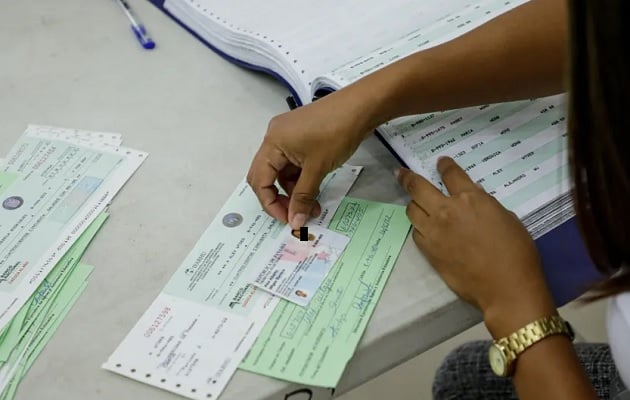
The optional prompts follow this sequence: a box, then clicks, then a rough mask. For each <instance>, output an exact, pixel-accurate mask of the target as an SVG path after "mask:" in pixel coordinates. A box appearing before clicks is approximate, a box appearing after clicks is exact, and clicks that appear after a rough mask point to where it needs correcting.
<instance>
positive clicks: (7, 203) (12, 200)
mask: <svg viewBox="0 0 630 400" xmlns="http://www.w3.org/2000/svg"><path fill="white" fill-rule="evenodd" d="M22 204H24V199H23V198H21V197H20V196H11V197H7V198H6V199H4V201H3V202H2V208H4V209H5V210H17V209H18V208H20V207H22Z"/></svg>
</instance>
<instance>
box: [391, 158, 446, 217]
mask: <svg viewBox="0 0 630 400" xmlns="http://www.w3.org/2000/svg"><path fill="white" fill-rule="evenodd" d="M396 176H397V177H398V182H400V185H401V186H402V187H403V188H404V189H405V190H406V191H407V193H409V195H410V196H411V198H412V200H413V202H414V203H416V204H417V205H418V206H420V207H421V208H422V209H423V210H424V211H425V212H427V213H428V214H431V210H434V209H436V208H437V207H438V206H439V204H440V203H441V202H442V201H444V199H445V196H444V195H443V194H442V192H440V191H439V190H438V189H437V188H436V187H435V186H434V185H433V184H432V183H431V182H429V181H428V180H426V179H425V178H424V177H422V176H420V175H418V174H416V173H414V172H413V171H410V170H408V169H407V168H399V169H397V170H396Z"/></svg>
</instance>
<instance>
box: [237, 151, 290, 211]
mask: <svg viewBox="0 0 630 400" xmlns="http://www.w3.org/2000/svg"><path fill="white" fill-rule="evenodd" d="M288 163H289V161H288V160H287V159H286V157H284V155H283V154H282V153H281V152H280V151H278V150H272V149H265V148H264V147H261V148H260V149H259V150H258V152H257V153H256V155H255V156H254V160H253V161H252V164H251V166H250V167H249V172H248V173H247V183H249V186H250V187H251V188H252V190H253V191H254V193H255V194H256V197H258V201H259V202H260V204H261V206H262V207H263V209H264V210H265V211H266V212H267V213H268V214H269V215H271V216H272V217H274V218H276V219H278V220H280V221H281V222H283V223H287V222H288V218H287V216H288V211H289V210H288V208H287V205H286V203H283V202H281V200H280V199H281V197H280V195H279V194H278V188H277V187H276V179H277V178H278V175H279V173H280V170H282V169H283V168H284V167H285V166H286V165H287V164H288Z"/></svg>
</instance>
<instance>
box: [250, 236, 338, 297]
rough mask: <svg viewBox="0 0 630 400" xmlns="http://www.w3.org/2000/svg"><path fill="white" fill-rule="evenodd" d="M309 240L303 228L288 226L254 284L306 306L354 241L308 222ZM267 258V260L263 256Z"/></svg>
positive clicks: (273, 247)
mask: <svg viewBox="0 0 630 400" xmlns="http://www.w3.org/2000/svg"><path fill="white" fill-rule="evenodd" d="M306 228H307V230H306V232H308V233H307V235H306V240H304V241H303V240H302V238H301V237H300V231H299V230H297V231H294V230H292V229H291V227H290V226H286V227H285V229H284V232H283V234H282V235H281V237H282V238H284V239H282V240H280V241H278V242H277V243H275V244H274V245H273V246H272V249H271V252H270V254H271V256H267V257H266V258H267V259H268V261H266V262H265V263H264V264H263V268H262V270H261V271H260V273H258V274H256V277H255V278H254V281H253V284H254V285H255V286H258V287H259V288H261V289H264V290H266V291H268V292H270V293H272V294H276V295H278V296H280V297H282V298H284V299H287V300H289V301H292V302H294V303H296V304H299V305H301V306H306V305H308V303H309V302H310V301H311V299H312V298H313V295H314V294H315V292H317V289H319V287H320V286H321V284H322V282H323V281H324V278H325V277H326V275H327V274H328V271H330V269H331V268H332V266H333V265H334V264H335V262H337V259H338V258H339V257H340V256H341V254H342V253H343V251H344V249H345V248H346V245H347V244H348V242H349V241H350V238H348V237H347V236H344V235H341V234H339V233H336V232H334V231H330V230H328V229H325V228H322V227H319V226H317V225H314V226H310V227H309V226H307V227H306ZM263 261H264V260H263Z"/></svg>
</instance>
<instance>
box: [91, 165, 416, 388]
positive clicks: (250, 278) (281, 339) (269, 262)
mask: <svg viewBox="0 0 630 400" xmlns="http://www.w3.org/2000/svg"><path fill="white" fill-rule="evenodd" d="M360 170H361V168H360V167H352V166H348V165H345V166H343V167H342V168H340V169H338V170H336V171H334V172H333V173H331V174H330V175H328V176H327V177H326V179H325V180H324V182H323V183H322V185H321V187H320V197H319V201H320V203H321V206H322V213H321V215H320V216H319V217H318V218H317V219H316V220H315V221H313V222H312V223H311V224H310V228H309V229H310V230H309V232H310V235H312V238H309V239H308V240H309V241H310V240H313V243H312V246H313V249H315V250H317V256H316V257H325V258H326V260H323V259H321V258H319V259H318V260H313V258H312V257H311V256H312V254H306V257H302V254H298V253H299V252H300V251H301V250H304V249H303V248H301V247H298V246H297V243H295V241H296V240H298V239H297V238H295V237H294V236H293V235H292V232H291V229H290V228H288V227H287V226H284V227H283V226H282V225H281V224H280V223H279V222H278V221H276V220H274V219H273V218H271V217H270V216H268V215H267V214H266V213H265V212H264V211H263V210H262V209H261V206H260V203H259V202H258V200H257V198H256V195H255V194H254V192H253V191H252V190H251V188H250V187H249V185H248V184H247V183H246V182H245V181H243V182H241V183H240V184H239V185H238V186H237V188H236V190H235V191H234V193H232V195H231V196H230V198H229V199H228V200H227V202H226V204H225V205H224V206H223V208H222V209H221V210H220V211H219V213H218V215H217V216H216V217H215V218H214V220H213V221H212V222H211V223H210V226H209V227H208V229H207V230H206V232H205V233H204V234H203V235H202V237H201V238H200V239H199V241H198V242H197V244H196V245H195V247H194V248H193V249H192V251H191V252H190V253H189V254H188V256H187V257H186V259H185V260H184V261H183V263H182V265H181V266H180V267H179V268H178V269H177V271H175V274H174V275H173V277H172V278H171V280H170V281H169V282H168V284H167V285H166V287H165V288H164V289H163V290H162V292H161V293H160V294H159V295H158V297H157V299H155V301H154V302H153V304H151V306H150V307H149V309H148V310H147V311H146V312H145V313H144V315H143V316H142V317H141V318H140V320H139V321H138V323H137V324H136V326H135V327H134V328H133V329H132V330H131V332H129V334H128V335H127V337H126V338H125V339H124V340H123V341H122V343H121V344H120V345H119V346H118V348H117V349H116V350H115V351H114V353H113V354H112V355H111V356H110V357H109V359H108V360H107V361H106V362H105V363H104V364H103V367H104V368H106V369H108V370H110V371H113V372H116V373H118V374H121V375H124V376H127V377H129V378H132V379H135V380H138V381H140V382H144V383H147V384H150V385H153V386H156V387H159V388H162V389H165V390H169V391H172V392H174V393H178V394H181V395H183V396H186V397H189V398H191V399H199V400H201V399H216V398H217V397H218V396H219V395H220V394H221V392H222V391H223V389H224V388H225V387H226V385H227V384H228V382H229V380H230V378H231V377H232V375H233V373H234V372H235V371H236V369H237V368H238V367H239V365H240V366H241V368H245V369H248V370H250V371H255V372H261V373H266V374H269V375H272V376H275V377H278V378H281V379H287V380H294V381H298V382H305V383H312V384H319V385H322V386H328V387H330V386H335V385H336V384H337V382H338V380H339V377H340V376H341V374H342V372H343V370H344V368H345V366H346V363H347V362H348V360H349V359H350V357H351V356H352V354H353V352H354V350H355V348H356V346H357V344H358V342H359V339H360V338H361V336H362V334H363V331H364V329H365V327H366V325H367V322H368V320H369V318H370V315H371V314H372V311H373V310H374V307H375V304H376V302H377V300H378V297H379V295H380V293H381V291H382V289H383V287H384V285H385V282H386V281H387V277H388V275H389V273H390V271H391V269H392V267H393V264H394V262H395V260H396V258H397V256H398V253H399V251H400V249H401V247H402V244H403V242H404V240H405V238H406V236H407V233H408V231H409V228H410V225H409V221H408V220H407V218H406V216H405V208H404V207H402V206H395V205H389V204H381V203H375V202H368V201H363V200H358V199H350V198H346V197H345V196H346V194H347V192H348V190H349V189H350V187H351V186H352V184H353V183H354V181H355V180H356V178H357V176H358V174H359V172H360ZM324 228H328V229H324ZM339 237H345V239H339ZM332 238H337V239H336V240H334V241H327V240H328V239H332ZM348 240H349V243H348ZM315 242H317V243H315ZM325 242H326V244H325ZM346 243H347V247H345V251H344V252H343V254H338V252H336V251H333V250H334V249H336V250H340V249H341V248H342V247H344V245H345V244H346ZM323 248H326V249H327V250H325V251H324V250H323ZM278 255H280V256H278ZM304 260H308V261H307V262H304ZM334 260H337V261H336V262H335V261H334ZM333 263H334V266H332V269H330V270H329V271H328V269H329V268H330V266H331V264H333ZM291 264H293V265H291ZM313 268H314V270H313ZM319 268H324V271H322V270H320V269H319ZM326 272H327V273H326ZM261 273H264V275H265V277H267V278H269V279H268V281H271V282H277V283H278V288H280V287H286V288H287V290H286V293H300V294H298V296H299V298H300V300H302V299H303V300H306V302H308V307H302V306H299V305H296V304H294V303H289V301H287V300H285V299H280V298H279V297H276V296H273V295H272V294H270V293H269V292H268V291H267V290H270V291H272V292H273V290H272V288H271V287H265V289H264V290H261V289H260V288H258V287H256V286H254V285H252V283H253V282H254V281H255V280H256V278H257V277H259V276H260V274H261ZM274 274H275V275H274ZM300 274H302V275H301V277H302V279H296V277H297V276H298V275H300ZM271 277H275V278H271ZM324 277H325V280H324V282H323V284H322V285H321V286H319V285H318V284H317V283H315V282H314V281H312V280H311V279H323V278H324ZM285 278H286V279H285ZM319 282H320V283H321V280H320V281H319ZM289 285H293V286H290V289H289V288H288V287H289ZM302 285H305V286H302ZM318 286H319V287H318ZM285 297H291V296H285ZM292 300H295V299H292ZM300 302H301V301H300ZM270 318H271V319H270ZM268 320H269V321H268ZM300 342H301V346H300ZM298 347H299V348H298ZM248 352H249V353H250V355H249V357H248V358H247V360H246V361H245V363H244V364H242V365H241V361H242V360H243V359H244V358H245V356H246V354H247V353H248Z"/></svg>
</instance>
